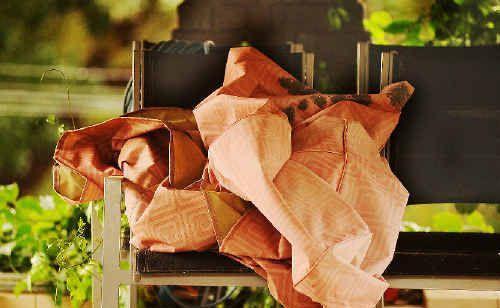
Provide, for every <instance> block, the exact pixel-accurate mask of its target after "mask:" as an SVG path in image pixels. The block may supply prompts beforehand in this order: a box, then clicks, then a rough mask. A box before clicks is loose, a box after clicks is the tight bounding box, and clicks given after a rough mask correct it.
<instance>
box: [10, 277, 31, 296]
mask: <svg viewBox="0 0 500 308" xmlns="http://www.w3.org/2000/svg"><path fill="white" fill-rule="evenodd" d="M27 289H28V284H27V283H26V280H20V281H18V282H17V283H16V286H15V287H14V290H13V291H14V295H15V296H19V295H21V293H23V291H25V290H27Z"/></svg>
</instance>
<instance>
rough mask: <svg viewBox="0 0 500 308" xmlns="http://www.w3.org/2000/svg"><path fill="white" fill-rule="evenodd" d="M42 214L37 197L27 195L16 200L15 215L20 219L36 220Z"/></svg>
mask: <svg viewBox="0 0 500 308" xmlns="http://www.w3.org/2000/svg"><path fill="white" fill-rule="evenodd" d="M41 215H43V209H42V207H41V206H40V202H39V201H38V199H36V198H34V197H31V196H27V197H22V198H21V199H19V200H18V201H17V202H16V216H17V217H18V219H20V220H28V221H36V220H38V219H39V218H40V216H41Z"/></svg>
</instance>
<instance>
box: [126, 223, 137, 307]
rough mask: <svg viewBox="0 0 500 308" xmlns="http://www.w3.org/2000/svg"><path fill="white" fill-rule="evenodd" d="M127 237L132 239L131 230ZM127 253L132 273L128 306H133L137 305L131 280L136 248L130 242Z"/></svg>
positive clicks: (134, 287)
mask: <svg viewBox="0 0 500 308" xmlns="http://www.w3.org/2000/svg"><path fill="white" fill-rule="evenodd" d="M129 238H130V239H132V230H130V231H129ZM128 255H129V264H130V272H131V275H132V283H131V284H130V286H129V288H130V289H129V292H130V297H129V308H135V307H136V306H137V285H136V284H135V283H133V282H134V281H135V277H134V273H135V271H136V264H135V261H136V260H135V256H136V249H135V247H134V246H133V245H132V243H130V244H129V254H128Z"/></svg>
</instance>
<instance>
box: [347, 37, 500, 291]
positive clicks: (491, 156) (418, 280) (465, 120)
mask: <svg viewBox="0 0 500 308" xmlns="http://www.w3.org/2000/svg"><path fill="white" fill-rule="evenodd" d="M499 65H500V46H488V47H467V48H460V47H446V48H445V47H402V46H377V45H371V44H369V43H360V44H359V45H358V76H357V81H358V92H359V93H368V92H378V91H379V89H380V88H382V87H383V86H385V85H387V84H388V83H391V82H393V81H399V80H407V81H409V82H410V83H411V84H412V85H414V86H415V88H416V91H415V94H414V96H413V97H412V98H411V101H410V102H409V103H408V104H407V105H406V106H405V108H404V111H403V113H402V116H401V119H400V123H399V125H398V127H397V128H396V130H395V132H394V133H393V135H392V137H391V139H390V141H389V142H388V144H387V146H386V149H385V152H384V155H386V157H387V158H388V159H389V162H390V165H391V168H392V170H393V172H394V173H395V174H396V175H397V176H398V177H399V179H400V180H401V181H402V182H403V184H404V185H405V187H406V188H407V189H408V190H409V191H410V200H409V204H410V205H412V204H429V205H428V206H432V204H430V203H493V204H492V205H491V206H495V204H496V206H498V203H500V181H498V179H497V177H498V175H499V174H500V125H498V124H499V123H500V103H499V101H498V98H497V93H496V92H497V87H498V85H499V84H500V71H499V70H498V67H499ZM499 252H500V234H487V233H439V232H429V233H420V232H417V233H401V234H400V236H399V240H398V243H397V248H396V254H395V257H394V260H393V262H392V263H391V265H390V266H389V268H388V269H387V271H386V275H387V276H389V277H392V278H394V279H396V277H398V278H399V279H401V280H405V281H406V282H405V283H404V285H405V286H406V287H407V288H423V289H425V288H442V289H447V288H449V289H489V290H500V255H499Z"/></svg>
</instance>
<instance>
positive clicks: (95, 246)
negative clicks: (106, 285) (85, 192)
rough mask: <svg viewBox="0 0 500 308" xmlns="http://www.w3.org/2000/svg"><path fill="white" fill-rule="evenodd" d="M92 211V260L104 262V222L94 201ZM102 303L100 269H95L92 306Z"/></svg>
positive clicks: (97, 307) (99, 262) (98, 307)
mask: <svg viewBox="0 0 500 308" xmlns="http://www.w3.org/2000/svg"><path fill="white" fill-rule="evenodd" d="M90 206H91V207H92V213H91V216H90V228H91V243H92V251H93V252H94V253H93V254H92V260H93V261H94V262H95V264H102V224H101V222H100V221H99V215H98V212H97V210H98V209H97V206H98V204H97V203H95V202H92V203H91V204H90ZM101 305H102V281H101V279H100V277H99V271H98V270H97V268H96V269H94V274H93V277H92V308H100V307H101Z"/></svg>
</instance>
